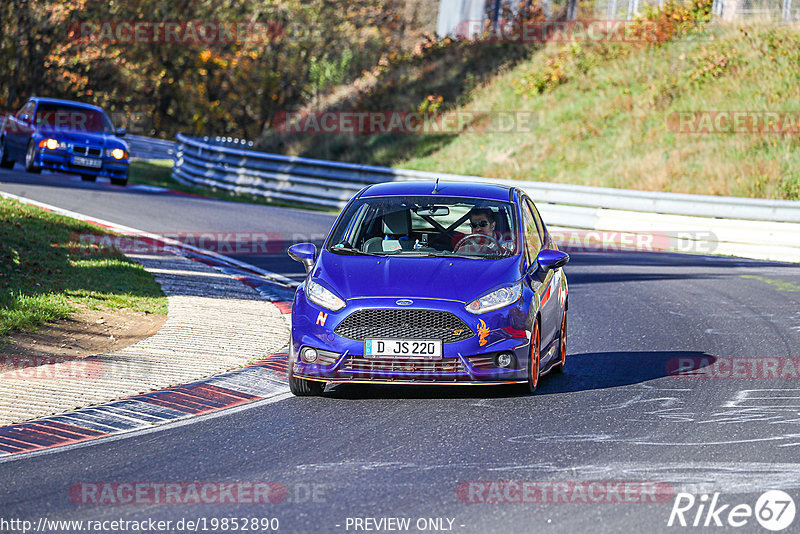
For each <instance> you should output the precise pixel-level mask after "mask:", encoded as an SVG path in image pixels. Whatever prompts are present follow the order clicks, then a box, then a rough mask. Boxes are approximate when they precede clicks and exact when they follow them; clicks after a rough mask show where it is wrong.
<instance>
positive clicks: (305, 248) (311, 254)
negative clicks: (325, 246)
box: [286, 243, 317, 273]
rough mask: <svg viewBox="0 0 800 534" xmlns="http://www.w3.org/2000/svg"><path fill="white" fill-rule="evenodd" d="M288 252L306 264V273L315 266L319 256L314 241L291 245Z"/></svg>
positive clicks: (293, 257) (295, 259)
mask: <svg viewBox="0 0 800 534" xmlns="http://www.w3.org/2000/svg"><path fill="white" fill-rule="evenodd" d="M286 252H288V254H289V257H290V258H292V259H293V260H294V261H299V262H300V263H302V264H303V265H304V266H305V268H306V273H308V272H309V271H310V270H311V268H312V267H313V266H314V260H315V259H316V258H317V247H316V246H315V245H314V243H298V244H296V245H292V246H291V247H289V250H287V251H286Z"/></svg>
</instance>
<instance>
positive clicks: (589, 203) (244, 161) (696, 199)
mask: <svg viewBox="0 0 800 534" xmlns="http://www.w3.org/2000/svg"><path fill="white" fill-rule="evenodd" d="M177 155H178V158H177V163H176V165H175V168H174V173H175V176H176V178H178V179H180V180H183V181H186V182H190V183H196V184H201V185H209V186H212V187H218V188H220V189H228V190H231V191H239V192H246V193H253V194H263V195H264V196H267V197H269V196H274V197H275V198H281V199H287V200H293V201H297V202H301V203H307V204H311V205H315V206H325V207H335V208H341V207H343V206H344V204H345V203H346V202H347V200H349V199H350V198H351V197H352V196H353V195H354V194H355V193H357V192H358V191H359V190H360V189H361V188H363V187H364V186H366V185H369V184H374V183H379V182H387V181H398V180H435V179H436V178H439V179H441V180H456V181H478V182H492V183H500V184H505V185H513V186H516V187H520V188H522V189H524V190H525V191H526V192H528V193H530V194H531V196H532V197H533V198H535V199H536V200H537V201H538V202H548V203H552V204H564V205H570V206H584V207H591V208H605V209H619V210H628V211H643V212H650V213H666V214H673V215H690V216H698V217H722V218H732V219H749V220H759V221H782V222H800V202H798V201H793V200H767V199H749V198H738V197H720V196H704V195H689V194H681V193H659V192H652V191H632V190H627V189H612V188H607V187H592V186H580V185H568V184H555V183H549V182H526V181H519V180H498V179H490V178H483V177H480V176H463V175H456V174H446V173H433V172H424V171H414V170H408V169H392V168H389V167H377V166H372V165H356V164H352V163H340V162H335V161H325V160H317V159H310V158H301V157H296V156H282V155H278V154H269V153H265V152H255V151H244V150H239V149H236V148H231V147H225V146H218V145H214V144H212V143H209V142H208V141H205V140H204V141H201V140H198V139H193V138H189V137H186V136H184V135H182V134H178V152H177Z"/></svg>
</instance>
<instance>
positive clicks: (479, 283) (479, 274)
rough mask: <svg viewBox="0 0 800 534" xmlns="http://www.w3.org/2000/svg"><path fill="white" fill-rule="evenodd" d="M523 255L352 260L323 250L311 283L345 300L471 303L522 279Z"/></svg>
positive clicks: (350, 257) (373, 257) (359, 258)
mask: <svg viewBox="0 0 800 534" xmlns="http://www.w3.org/2000/svg"><path fill="white" fill-rule="evenodd" d="M521 261H522V259H521V256H519V255H517V256H514V257H511V258H502V259H494V260H482V259H466V258H426V257H405V258H404V257H392V256H383V257H376V256H349V255H339V254H333V253H330V252H327V251H323V252H322V254H321V255H320V258H319V261H317V264H316V266H315V269H314V272H313V276H312V278H313V279H315V280H322V281H324V282H326V283H327V285H329V286H330V288H331V289H333V290H335V291H336V292H337V293H339V295H340V296H341V297H342V298H344V299H349V298H353V297H397V298H400V297H408V298H414V297H416V298H434V299H436V298H441V299H455V300H460V301H464V302H471V301H472V300H474V299H475V298H477V297H479V296H480V295H482V294H483V293H485V292H486V291H488V290H489V289H492V288H494V287H497V286H499V285H504V284H511V283H513V282H515V281H516V280H519V278H520V276H521V270H520V269H521V266H520V263H521Z"/></svg>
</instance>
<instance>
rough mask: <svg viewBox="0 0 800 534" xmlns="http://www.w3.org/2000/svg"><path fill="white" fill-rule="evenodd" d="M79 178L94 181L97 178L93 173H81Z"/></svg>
mask: <svg viewBox="0 0 800 534" xmlns="http://www.w3.org/2000/svg"><path fill="white" fill-rule="evenodd" d="M81 180H83V181H84V182H94V181H95V180H97V176H95V175H94V174H81Z"/></svg>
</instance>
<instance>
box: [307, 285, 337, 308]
mask: <svg viewBox="0 0 800 534" xmlns="http://www.w3.org/2000/svg"><path fill="white" fill-rule="evenodd" d="M306 296H307V297H308V300H310V301H311V302H313V303H314V304H318V305H320V306H322V307H323V308H328V309H329V310H332V311H339V310H341V309H342V308H344V307H345V303H344V301H343V300H342V299H340V298H339V297H337V296H336V295H334V294H333V293H332V292H331V291H328V290H327V289H325V288H324V287H322V286H321V285H319V284H318V283H316V282H312V281H310V280H309V281H308V283H307V284H306Z"/></svg>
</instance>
